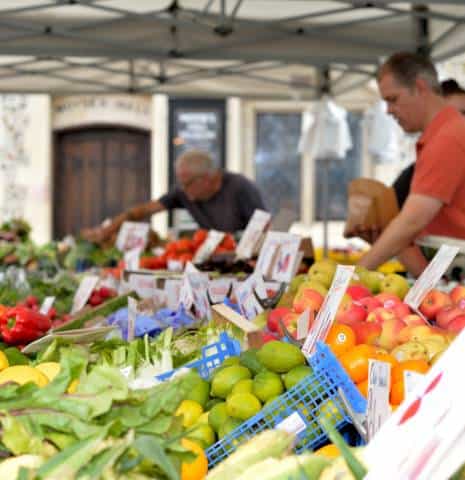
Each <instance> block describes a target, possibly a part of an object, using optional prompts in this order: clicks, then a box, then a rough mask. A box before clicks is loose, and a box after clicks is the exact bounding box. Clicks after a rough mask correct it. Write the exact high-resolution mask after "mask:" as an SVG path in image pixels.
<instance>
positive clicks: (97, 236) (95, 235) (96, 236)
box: [80, 226, 111, 244]
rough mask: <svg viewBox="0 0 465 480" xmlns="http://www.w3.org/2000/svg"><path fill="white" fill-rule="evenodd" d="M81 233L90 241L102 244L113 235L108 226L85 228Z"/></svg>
mask: <svg viewBox="0 0 465 480" xmlns="http://www.w3.org/2000/svg"><path fill="white" fill-rule="evenodd" d="M80 235H81V237H82V238H83V239H84V240H87V241H88V242H92V243H97V244H101V243H103V242H105V241H106V240H107V239H108V238H109V237H110V236H111V231H110V230H109V229H108V228H106V227H103V226H98V227H94V228H84V229H82V230H81V232H80Z"/></svg>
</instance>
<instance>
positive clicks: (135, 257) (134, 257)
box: [124, 247, 142, 270]
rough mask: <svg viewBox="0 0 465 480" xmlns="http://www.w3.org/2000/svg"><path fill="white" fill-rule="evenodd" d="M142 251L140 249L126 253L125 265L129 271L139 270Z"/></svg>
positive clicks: (133, 249)
mask: <svg viewBox="0 0 465 480" xmlns="http://www.w3.org/2000/svg"><path fill="white" fill-rule="evenodd" d="M141 253H142V250H141V249H140V248H139V247H136V248H132V249H131V250H127V251H126V252H124V264H125V266H126V269H127V270H139V260H140V254H141Z"/></svg>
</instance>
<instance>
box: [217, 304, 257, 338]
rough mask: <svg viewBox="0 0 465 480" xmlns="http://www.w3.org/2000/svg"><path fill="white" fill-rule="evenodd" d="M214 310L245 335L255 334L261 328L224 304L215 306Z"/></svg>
mask: <svg viewBox="0 0 465 480" xmlns="http://www.w3.org/2000/svg"><path fill="white" fill-rule="evenodd" d="M212 310H214V311H215V312H216V313H217V314H218V315H220V316H221V317H223V318H224V319H225V320H226V321H228V322H230V323H232V324H233V325H235V326H236V327H238V328H240V329H241V330H242V331H243V332H245V333H253V332H257V331H258V330H259V328H258V327H257V326H256V325H255V324H254V323H253V322H250V321H249V320H247V319H246V318H245V317H243V316H242V315H239V314H238V313H237V312H236V311H235V310H233V309H232V308H230V307H228V306H227V305H225V304H224V303H218V304H217V305H213V307H212Z"/></svg>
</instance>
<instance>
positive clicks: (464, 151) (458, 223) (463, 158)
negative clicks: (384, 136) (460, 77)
mask: <svg viewBox="0 0 465 480" xmlns="http://www.w3.org/2000/svg"><path fill="white" fill-rule="evenodd" d="M416 147H417V160H416V165H415V173H414V176H413V179H412V185H411V188H410V193H418V194H423V195H428V196H429V197H434V198H437V199H439V200H441V201H442V202H443V203H444V205H443V206H442V208H441V210H439V212H438V214H437V215H436V216H435V217H434V219H433V221H432V222H431V223H430V224H429V225H428V226H427V227H426V229H425V230H424V232H423V235H445V236H449V237H457V238H465V118H464V117H463V116H462V115H461V114H460V113H459V112H458V111H457V110H456V109H455V108H454V107H445V108H444V109H442V110H441V111H440V112H439V113H438V114H437V115H436V116H435V117H434V119H433V121H432V122H431V123H430V124H429V125H428V127H427V128H426V130H425V131H424V132H423V135H422V136H421V137H420V139H419V140H418V142H417V146H416Z"/></svg>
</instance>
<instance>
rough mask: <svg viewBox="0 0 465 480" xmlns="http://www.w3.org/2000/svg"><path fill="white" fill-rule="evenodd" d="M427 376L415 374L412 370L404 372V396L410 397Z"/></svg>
mask: <svg viewBox="0 0 465 480" xmlns="http://www.w3.org/2000/svg"><path fill="white" fill-rule="evenodd" d="M422 378H425V376H424V375H423V374H422V373H418V372H413V371H412V370H405V371H404V389H405V390H404V396H405V397H407V395H410V394H411V393H412V392H413V391H414V390H415V388H416V386H417V385H418V382H420V381H421V379H422Z"/></svg>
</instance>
